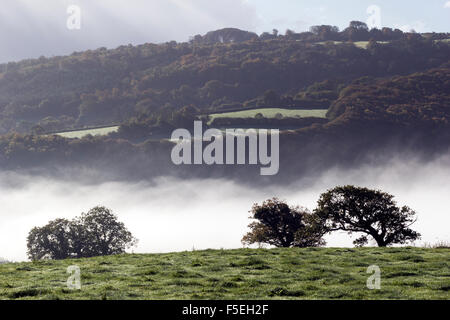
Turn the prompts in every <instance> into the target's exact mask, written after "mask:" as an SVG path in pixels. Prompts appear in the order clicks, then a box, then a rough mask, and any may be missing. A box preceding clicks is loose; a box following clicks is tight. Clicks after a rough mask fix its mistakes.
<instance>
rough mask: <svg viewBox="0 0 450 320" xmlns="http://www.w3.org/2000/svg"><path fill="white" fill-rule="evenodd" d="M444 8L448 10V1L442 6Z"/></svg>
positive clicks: (449, 4)
mask: <svg viewBox="0 0 450 320" xmlns="http://www.w3.org/2000/svg"><path fill="white" fill-rule="evenodd" d="M444 8H447V9H450V1H447V2H446V3H445V4H444Z"/></svg>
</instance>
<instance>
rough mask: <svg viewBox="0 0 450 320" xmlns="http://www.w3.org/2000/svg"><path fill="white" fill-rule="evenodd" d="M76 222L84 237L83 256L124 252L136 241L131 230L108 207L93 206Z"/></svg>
mask: <svg viewBox="0 0 450 320" xmlns="http://www.w3.org/2000/svg"><path fill="white" fill-rule="evenodd" d="M77 223H78V225H79V226H81V229H80V230H81V231H82V232H83V233H84V237H85V242H84V245H85V253H84V255H85V256H86V255H88V256H106V255H113V254H120V253H124V252H125V249H126V248H130V247H132V246H134V245H135V243H136V239H135V238H134V237H133V236H132V234H131V232H130V231H128V230H127V228H126V227H125V225H124V224H123V223H122V222H119V221H118V220H117V216H116V215H114V214H113V213H112V211H111V210H110V209H108V208H105V207H95V208H93V209H91V210H89V211H88V212H87V213H83V214H82V215H81V217H80V218H79V219H78V221H77Z"/></svg>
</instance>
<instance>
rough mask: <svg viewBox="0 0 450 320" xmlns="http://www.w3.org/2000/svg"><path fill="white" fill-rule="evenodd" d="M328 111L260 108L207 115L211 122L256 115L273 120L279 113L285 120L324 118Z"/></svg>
mask: <svg viewBox="0 0 450 320" xmlns="http://www.w3.org/2000/svg"><path fill="white" fill-rule="evenodd" d="M327 111H328V109H314V110H303V109H283V108H261V109H252V110H243V111H235V112H225V113H213V114H209V117H210V119H211V121H212V120H214V119H216V118H254V117H255V116H256V115H257V114H258V113H260V114H262V115H263V116H264V117H265V118H275V116H276V115H277V114H278V113H280V114H282V115H283V117H286V118H295V117H300V118H307V117H314V118H326V114H327Z"/></svg>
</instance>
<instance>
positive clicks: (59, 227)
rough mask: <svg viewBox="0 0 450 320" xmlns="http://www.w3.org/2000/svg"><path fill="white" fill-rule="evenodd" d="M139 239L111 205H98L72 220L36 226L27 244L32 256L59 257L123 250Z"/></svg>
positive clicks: (83, 255)
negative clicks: (107, 206) (113, 210)
mask: <svg viewBox="0 0 450 320" xmlns="http://www.w3.org/2000/svg"><path fill="white" fill-rule="evenodd" d="M136 242H137V240H136V239H135V238H134V237H133V236H132V234H131V232H130V231H128V230H127V228H126V227H125V225H124V224H123V223H122V222H119V221H118V219H117V216H116V215H114V214H113V213H112V211H111V210H110V209H108V208H105V207H95V208H92V209H91V210H89V211H88V212H87V213H83V214H82V215H81V216H80V217H77V218H75V219H73V220H67V219H56V220H53V221H50V222H49V223H48V224H47V225H45V226H43V227H35V228H33V229H32V230H31V231H30V233H29V235H28V238H27V247H28V257H29V258H30V259H31V260H41V259H55V260H59V259H67V258H86V257H94V256H103V255H113V254H120V253H124V252H125V250H126V249H127V248H130V247H132V246H134V245H135V244H136Z"/></svg>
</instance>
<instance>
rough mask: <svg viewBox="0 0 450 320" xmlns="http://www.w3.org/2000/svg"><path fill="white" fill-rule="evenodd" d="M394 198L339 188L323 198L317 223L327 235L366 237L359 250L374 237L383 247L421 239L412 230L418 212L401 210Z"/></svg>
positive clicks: (364, 190)
mask: <svg viewBox="0 0 450 320" xmlns="http://www.w3.org/2000/svg"><path fill="white" fill-rule="evenodd" d="M393 198H394V196H392V195H390V194H388V193H385V192H382V191H378V190H370V189H367V188H359V187H355V186H344V187H336V188H334V189H332V190H329V191H327V192H326V193H324V194H322V195H321V196H320V199H319V201H318V206H317V209H316V210H315V211H314V215H315V217H314V220H315V223H316V224H319V225H320V227H321V228H323V227H324V231H325V232H332V231H337V230H342V231H346V232H348V233H354V232H355V233H363V234H364V235H363V236H362V237H360V238H358V239H357V240H355V244H356V245H358V246H361V245H364V244H366V243H367V241H368V239H367V235H369V236H371V237H372V238H373V239H374V240H375V241H376V242H377V244H378V246H380V247H386V246H388V245H393V244H397V243H398V244H404V243H407V242H409V241H414V240H417V239H419V238H420V234H419V233H417V232H415V231H413V230H411V229H410V228H409V227H410V226H411V225H412V224H413V223H414V222H415V219H414V216H415V212H414V211H413V210H411V209H410V208H408V207H406V206H404V207H401V208H399V207H397V204H396V202H395V201H394V200H393Z"/></svg>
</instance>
